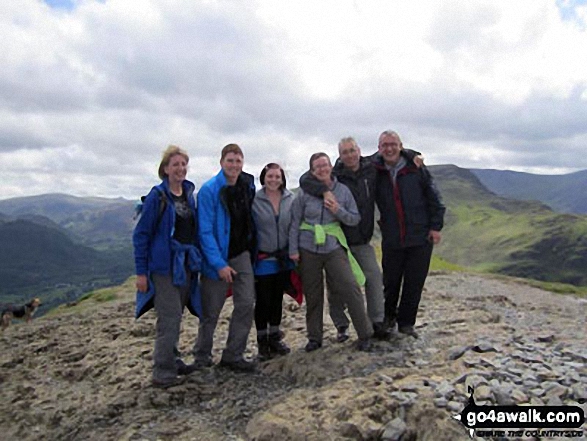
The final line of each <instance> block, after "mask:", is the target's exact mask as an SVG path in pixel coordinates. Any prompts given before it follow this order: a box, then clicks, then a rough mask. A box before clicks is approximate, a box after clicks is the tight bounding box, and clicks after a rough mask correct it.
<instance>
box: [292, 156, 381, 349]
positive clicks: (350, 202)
mask: <svg viewBox="0 0 587 441" xmlns="http://www.w3.org/2000/svg"><path fill="white" fill-rule="evenodd" d="M310 171H311V173H312V175H313V176H314V177H315V178H316V179H317V180H318V181H320V182H321V183H322V184H323V185H325V186H326V187H327V188H328V189H329V190H330V191H331V192H332V194H333V196H334V197H332V198H324V199H322V198H319V197H316V196H312V195H310V194H307V193H305V192H304V191H303V190H300V191H299V192H298V194H297V195H296V198H295V200H294V203H293V206H292V214H291V217H292V221H291V228H290V235H289V254H290V257H291V259H292V260H294V261H299V262H300V274H301V278H302V285H303V289H304V294H305V297H306V308H307V309H306V326H307V331H308V344H307V345H306V351H307V352H311V351H314V350H316V349H319V348H320V347H322V334H323V321H324V317H323V312H324V311H323V310H324V281H323V274H322V271H323V270H325V271H326V277H327V278H328V280H329V283H330V290H331V297H332V298H337V299H339V301H340V303H342V304H346V305H347V306H348V309H349V313H350V315H351V319H352V321H353V326H354V327H355V330H356V331H357V335H358V337H359V341H358V343H357V348H358V349H359V350H361V351H367V350H368V349H369V347H370V341H369V338H370V337H371V335H372V333H373V329H372V327H371V324H370V323H369V320H368V319H367V315H366V313H365V305H364V304H363V298H362V294H361V289H360V287H359V284H358V282H357V281H360V283H363V282H364V275H363V273H362V271H361V269H360V267H359V266H358V264H357V262H356V261H355V259H354V258H353V256H352V254H351V253H350V250H349V248H348V245H347V243H346V239H345V236H344V233H343V231H342V229H341V227H340V224H344V225H357V224H358V223H359V220H360V215H359V213H358V211H357V206H356V204H355V200H354V199H353V196H352V194H351V192H350V191H349V189H348V188H347V187H346V186H345V185H343V184H341V183H339V182H337V180H336V178H334V177H333V176H332V174H331V173H332V165H331V163H330V158H329V157H328V155H326V154H325V153H315V154H314V155H312V157H311V158H310Z"/></svg>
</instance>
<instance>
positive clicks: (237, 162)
mask: <svg viewBox="0 0 587 441" xmlns="http://www.w3.org/2000/svg"><path fill="white" fill-rule="evenodd" d="M243 164H244V158H243V156H242V155H239V154H238V153H232V152H231V153H227V154H226V156H224V159H221V160H220V166H221V167H222V171H223V172H224V176H226V180H227V181H228V183H229V184H231V185H234V184H235V183H236V180H237V179H238V177H239V175H240V174H241V172H242V171H243Z"/></svg>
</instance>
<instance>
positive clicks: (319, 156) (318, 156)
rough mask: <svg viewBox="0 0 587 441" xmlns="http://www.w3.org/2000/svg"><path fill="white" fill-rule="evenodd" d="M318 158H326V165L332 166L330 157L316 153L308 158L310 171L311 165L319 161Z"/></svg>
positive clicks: (322, 153)
mask: <svg viewBox="0 0 587 441" xmlns="http://www.w3.org/2000/svg"><path fill="white" fill-rule="evenodd" d="M320 158H326V159H328V163H329V164H330V165H332V162H330V156H328V155H327V154H326V153H324V152H318V153H314V154H313V155H312V156H310V171H312V170H313V167H312V163H313V162H314V161H315V160H316V159H320Z"/></svg>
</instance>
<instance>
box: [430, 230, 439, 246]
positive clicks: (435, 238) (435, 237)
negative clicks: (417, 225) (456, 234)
mask: <svg viewBox="0 0 587 441" xmlns="http://www.w3.org/2000/svg"><path fill="white" fill-rule="evenodd" d="M441 239H442V234H440V231H435V230H430V232H429V233H428V240H429V241H430V242H432V243H433V244H434V245H436V244H439V243H440V240H441Z"/></svg>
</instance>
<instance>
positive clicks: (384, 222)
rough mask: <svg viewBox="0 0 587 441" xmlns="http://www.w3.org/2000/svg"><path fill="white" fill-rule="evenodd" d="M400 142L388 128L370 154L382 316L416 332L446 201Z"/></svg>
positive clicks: (405, 330) (406, 330) (403, 330)
mask: <svg viewBox="0 0 587 441" xmlns="http://www.w3.org/2000/svg"><path fill="white" fill-rule="evenodd" d="M402 148H403V146H402V142H401V139H400V137H399V135H398V134H397V133H396V132H393V131H391V130H387V131H385V132H383V133H382V134H381V135H380V136H379V152H378V155H376V157H375V158H374V161H375V162H374V164H375V168H376V170H377V180H376V194H375V200H376V202H377V207H378V208H379V212H380V215H381V217H380V220H379V225H380V227H381V235H382V243H381V250H382V254H383V259H382V264H383V284H384V292H385V321H386V324H387V326H388V327H389V328H391V329H393V328H394V327H395V325H396V323H397V325H398V330H399V332H400V333H403V334H407V335H410V336H412V337H414V338H418V334H417V333H416V331H415V329H414V325H415V323H416V315H417V313H418V305H419V303H420V298H421V296H422V289H423V288H424V282H425V281H426V277H427V275H428V268H429V266H430V259H431V256H432V247H433V245H435V244H437V243H439V242H440V239H441V233H440V230H442V226H443V220H444V212H445V207H444V205H443V203H442V199H441V197H440V193H439V192H438V190H437V188H436V186H435V185H434V181H433V179H432V176H431V175H430V172H429V171H428V169H427V168H426V167H424V166H422V167H421V168H418V167H416V165H415V164H414V162H413V161H412V160H410V159H408V158H406V157H405V156H404V155H403V154H402ZM402 284H403V287H402ZM400 289H401V300H400ZM398 301H399V306H398Z"/></svg>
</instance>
